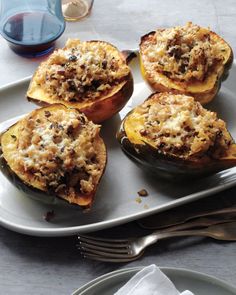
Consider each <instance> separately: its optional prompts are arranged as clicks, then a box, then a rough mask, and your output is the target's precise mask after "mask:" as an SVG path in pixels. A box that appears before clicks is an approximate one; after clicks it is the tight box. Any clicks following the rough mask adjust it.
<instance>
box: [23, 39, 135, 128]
mask: <svg viewBox="0 0 236 295" xmlns="http://www.w3.org/2000/svg"><path fill="white" fill-rule="evenodd" d="M132 93H133V78H132V74H131V71H130V68H129V67H128V65H127V64H126V59H125V57H124V56H123V55H122V53H121V52H120V51H118V49H117V48H116V47H114V46H113V45H111V44H109V43H107V42H104V41H86V42H81V41H80V40H78V39H69V40H68V41H67V43H66V46H65V47H64V48H63V49H58V50H55V51H54V52H53V53H52V54H51V55H50V56H49V58H48V59H47V60H46V61H45V62H42V63H41V64H40V66H39V67H38V69H37V70H36V72H35V74H34V76H33V78H32V80H31V83H30V86H29V89H28V91H27V98H28V100H30V101H33V102H35V103H36V104H39V105H42V106H45V105H49V104H53V103H61V104H64V105H65V106H67V107H74V108H76V109H78V110H80V111H81V112H83V113H84V114H85V115H86V116H87V118H88V119H89V120H92V121H93V122H95V123H100V122H102V121H104V120H106V119H108V118H110V117H112V116H113V115H114V114H116V113H117V112H119V111H120V110H121V109H122V108H123V107H124V105H125V104H126V102H127V101H128V99H129V98H130V97H131V95H132Z"/></svg>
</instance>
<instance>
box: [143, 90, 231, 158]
mask: <svg viewBox="0 0 236 295" xmlns="http://www.w3.org/2000/svg"><path fill="white" fill-rule="evenodd" d="M139 111H140V112H141V114H142V118H143V119H144V129H142V130H140V134H141V135H142V136H143V137H144V138H146V140H147V141H149V142H152V143H154V145H155V147H157V148H158V149H159V151H161V152H162V153H164V154H170V155H171V154H172V155H177V156H178V157H181V158H194V157H201V156H202V155H204V154H207V155H209V156H211V157H214V158H219V157H220V156H222V155H224V153H225V151H226V150H227V149H228V146H229V145H230V144H231V143H232V142H233V140H232V137H231V136H230V134H229V132H228V131H227V129H226V124H225V122H224V121H222V120H221V119H218V118H217V115H216V113H215V112H211V111H208V110H206V109H204V108H203V107H202V106H201V104H200V103H199V102H196V101H194V98H193V97H190V96H185V95H174V94H173V95H171V94H169V93H167V94H161V95H160V94H159V95H158V94H157V95H155V96H154V97H153V98H152V99H151V100H147V101H146V102H145V103H144V104H143V105H141V106H140V110H139Z"/></svg>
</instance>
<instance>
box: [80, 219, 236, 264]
mask: <svg viewBox="0 0 236 295" xmlns="http://www.w3.org/2000/svg"><path fill="white" fill-rule="evenodd" d="M181 236H207V237H211V238H214V239H218V240H225V241H236V221H234V222H225V223H221V224H215V225H211V226H208V227H205V228H202V229H191V230H181V231H154V232H153V233H152V234H149V235H146V236H144V237H140V238H130V239H126V240H125V239H103V238H96V237H92V236H89V237H88V236H79V237H78V239H79V244H78V248H79V250H80V252H81V254H82V256H83V257H84V258H90V259H94V260H100V261H107V262H128V261H132V260H136V259H138V258H139V257H140V256H142V254H143V253H144V250H145V249H146V247H148V246H150V245H152V244H154V243H156V242H157V241H159V240H162V239H166V238H170V237H181Z"/></svg>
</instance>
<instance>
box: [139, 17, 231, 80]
mask: <svg viewBox="0 0 236 295" xmlns="http://www.w3.org/2000/svg"><path fill="white" fill-rule="evenodd" d="M215 35H216V34H215V33H213V32H211V31H210V30H209V29H207V28H202V27H200V26H197V25H194V24H192V23H191V22H189V23H187V24H186V25H185V26H183V27H180V26H177V27H174V28H168V29H159V30H157V31H156V32H155V34H154V35H152V36H150V37H149V38H148V39H147V40H146V41H144V43H143V44H142V45H141V46H142V53H143V63H144V66H145V68H146V69H147V71H148V72H150V73H151V72H152V71H154V72H159V73H162V74H164V75H165V76H167V77H168V78H170V79H173V80H177V81H203V80H204V79H205V78H206V77H207V75H208V73H209V72H212V71H214V69H215V68H216V67H218V66H219V65H223V64H224V62H225V58H224V53H225V52H226V51H227V50H229V46H228V44H227V43H226V42H221V41H220V42H219V40H216V38H215Z"/></svg>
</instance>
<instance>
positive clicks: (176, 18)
mask: <svg viewBox="0 0 236 295" xmlns="http://www.w3.org/2000/svg"><path fill="white" fill-rule="evenodd" d="M187 21H192V22H194V23H197V24H199V25H202V26H210V27H211V28H212V30H214V31H215V32H217V33H218V34H220V35H222V36H223V37H224V38H225V39H226V40H227V41H228V42H229V43H230V44H231V46H232V48H233V49H234V51H235V52H236V38H235V32H236V29H235V28H236V1H235V0H225V1H222V0H216V1H214V0H211V1H207V0H198V1H196V0H189V1H184V0H178V1H174V0H165V1H155V0H129V1H128V0H113V1H109V0H95V5H94V7H93V11H92V14H91V15H90V16H89V17H88V18H86V19H84V20H83V21H80V22H76V23H68V24H67V28H66V31H65V33H64V34H63V36H62V37H61V38H60V40H59V41H58V42H57V46H58V47H60V46H62V45H63V43H64V41H65V40H66V39H67V38H68V37H69V36H70V37H73V38H75V37H77V38H81V39H83V40H85V39H87V40H89V39H101V40H107V41H110V42H112V43H114V44H116V45H117V46H118V47H119V48H120V49H127V48H137V46H138V43H139V38H140V36H141V35H143V34H145V33H147V32H149V31H151V30H153V29H155V28H157V27H166V26H173V25H179V24H180V25H181V24H184V23H185V22H187ZM40 61H41V60H32V59H25V58H21V57H19V56H17V55H15V54H14V53H13V52H11V51H10V50H9V49H8V46H7V44H6V42H5V41H4V40H3V39H2V38H0V65H1V70H0V86H2V85H4V84H6V83H10V82H13V81H15V80H17V79H21V78H24V77H25V76H29V75H31V74H32V73H33V71H34V69H35V68H36V67H37V64H38V63H39V62H40ZM0 121H1V118H0ZM235 195H236V189H235V188H232V189H230V190H228V191H225V192H222V193H220V194H219V195H218V196H216V197H214V198H213V199H214V201H217V200H218V199H217V198H220V199H222V198H224V199H227V198H229V197H232V196H235ZM220 201H221V200H219V202H220ZM116 233H117V234H119V235H120V236H123V235H127V236H128V235H133V236H135V235H138V234H142V233H143V231H142V230H141V229H140V228H139V227H138V225H137V224H136V223H135V222H134V223H130V224H127V225H123V226H120V227H119V228H114V229H111V230H107V231H106V232H105V233H104V232H103V234H105V235H107V236H111V235H114V234H116ZM75 244H76V238H75V237H67V238H38V237H30V236H24V235H21V234H18V233H15V232H11V231H9V230H7V229H4V228H0V294H8V295H11V294H18V295H20V294H24V295H25V294H37V295H39V294H44V295H45V294H58V295H59V294H70V293H71V292H72V291H73V290H75V289H77V288H78V287H80V286H82V285H83V284H85V283H87V282H88V281H90V280H92V279H94V278H96V277H97V276H100V275H102V274H105V273H107V272H109V271H113V270H116V269H120V268H125V267H132V266H141V265H149V264H151V263H156V264H157V265H158V266H169V267H182V268H188V269H191V270H196V271H200V272H204V273H207V274H210V275H213V276H217V277H218V278H221V279H223V280H225V281H227V282H229V283H231V284H235V285H236V283H235V281H236V245H235V244H234V243H229V242H221V241H215V240H211V239H207V238H184V239H174V240H169V241H162V242H160V243H159V244H158V245H155V246H152V247H151V248H150V249H149V250H147V251H146V254H145V255H144V256H143V257H142V258H141V259H139V260H138V261H135V262H131V263H128V264H118V265H117V264H106V263H101V262H95V261H89V260H84V259H82V258H81V257H80V256H79V254H78V252H77V250H76V247H75Z"/></svg>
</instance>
